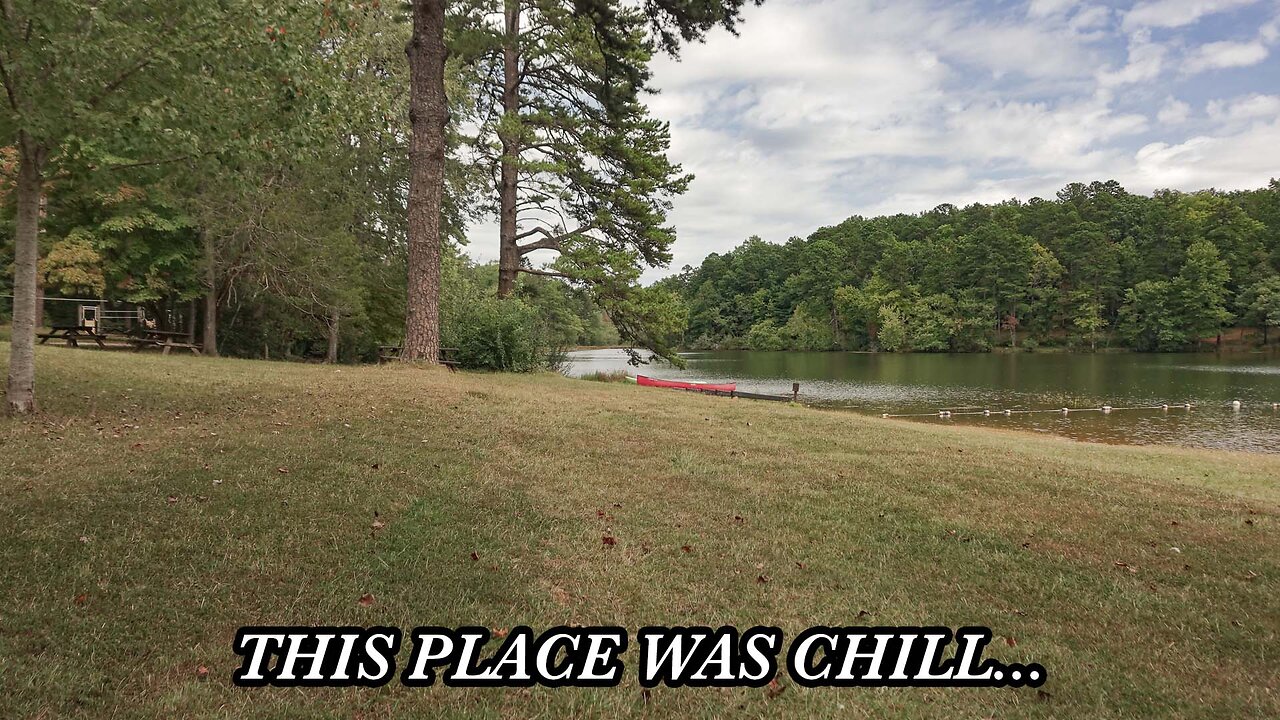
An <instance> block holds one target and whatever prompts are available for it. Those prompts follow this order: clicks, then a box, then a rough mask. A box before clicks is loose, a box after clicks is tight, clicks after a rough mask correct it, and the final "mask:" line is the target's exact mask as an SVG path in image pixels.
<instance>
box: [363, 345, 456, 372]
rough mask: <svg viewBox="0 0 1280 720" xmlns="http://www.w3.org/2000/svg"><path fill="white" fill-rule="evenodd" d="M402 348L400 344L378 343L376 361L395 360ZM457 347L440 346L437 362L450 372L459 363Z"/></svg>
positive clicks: (453, 370)
mask: <svg viewBox="0 0 1280 720" xmlns="http://www.w3.org/2000/svg"><path fill="white" fill-rule="evenodd" d="M402 350H404V347H403V346H401V345H379V346H378V362H380V363H384V362H388V361H390V360H395V359H397V358H399V357H400V352H401V351H402ZM457 357H458V348H446V347H442V348H440V356H439V358H438V362H439V363H440V364H441V365H443V366H445V367H447V368H449V371H450V372H455V371H457V369H458V365H459V364H460V363H459V362H458V360H457Z"/></svg>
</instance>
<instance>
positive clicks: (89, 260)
mask: <svg viewBox="0 0 1280 720" xmlns="http://www.w3.org/2000/svg"><path fill="white" fill-rule="evenodd" d="M39 273H40V282H41V284H42V285H43V286H44V288H45V289H46V291H52V292H60V293H63V294H66V295H76V294H86V295H92V296H93V297H101V296H102V291H103V290H104V289H105V288H106V285H107V281H106V280H105V279H104V278H103V276H102V256H100V255H99V254H98V251H97V250H95V249H94V247H93V242H92V237H91V236H90V235H89V234H88V233H87V232H84V231H78V232H73V233H72V234H70V235H68V236H67V237H65V238H63V239H62V240H59V241H57V242H55V243H54V244H53V246H52V247H50V248H49V252H47V253H46V254H45V256H44V257H43V258H41V259H40V269H39Z"/></svg>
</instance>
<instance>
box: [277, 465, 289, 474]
mask: <svg viewBox="0 0 1280 720" xmlns="http://www.w3.org/2000/svg"><path fill="white" fill-rule="evenodd" d="M276 472H278V473H280V474H281V475H288V474H289V468H287V467H284V466H281V467H278V468H276Z"/></svg>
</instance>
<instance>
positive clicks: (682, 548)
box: [680, 545, 693, 553]
mask: <svg viewBox="0 0 1280 720" xmlns="http://www.w3.org/2000/svg"><path fill="white" fill-rule="evenodd" d="M680 549H681V550H683V551H685V552H687V553H691V552H693V548H691V547H689V546H688V545H681V546H680Z"/></svg>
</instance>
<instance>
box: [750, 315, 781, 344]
mask: <svg viewBox="0 0 1280 720" xmlns="http://www.w3.org/2000/svg"><path fill="white" fill-rule="evenodd" d="M747 348H749V349H751V350H763V351H775V350H786V349H787V342H786V340H785V339H783V336H782V328H779V327H778V325H777V324H776V323H774V321H772V320H761V321H760V322H758V323H756V324H755V325H752V326H751V330H749V331H748V332H747Z"/></svg>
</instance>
